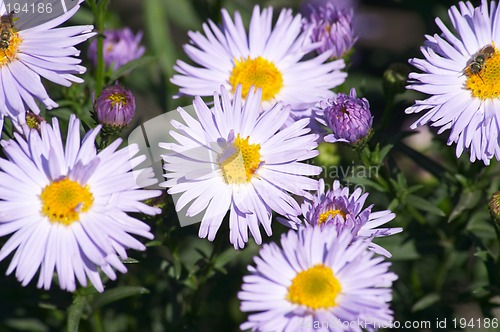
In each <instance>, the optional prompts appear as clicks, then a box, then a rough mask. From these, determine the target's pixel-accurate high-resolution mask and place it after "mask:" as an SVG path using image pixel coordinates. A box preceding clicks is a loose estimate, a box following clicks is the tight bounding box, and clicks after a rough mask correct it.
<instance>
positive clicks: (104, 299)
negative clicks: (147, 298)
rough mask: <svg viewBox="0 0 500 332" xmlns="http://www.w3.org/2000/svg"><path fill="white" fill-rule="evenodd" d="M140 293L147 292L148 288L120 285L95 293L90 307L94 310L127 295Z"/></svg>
mask: <svg viewBox="0 0 500 332" xmlns="http://www.w3.org/2000/svg"><path fill="white" fill-rule="evenodd" d="M142 294H149V290H147V289H146V288H144V287H138V286H122V287H118V288H113V289H110V290H107V291H106V292H104V293H102V294H99V295H96V296H95V298H94V302H93V303H92V309H94V310H95V309H97V308H99V307H102V306H104V305H106V304H110V303H113V302H116V301H119V300H121V299H124V298H127V297H131V296H136V295H142Z"/></svg>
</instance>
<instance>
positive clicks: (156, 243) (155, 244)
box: [146, 240, 163, 248]
mask: <svg viewBox="0 0 500 332" xmlns="http://www.w3.org/2000/svg"><path fill="white" fill-rule="evenodd" d="M162 244H163V243H162V242H161V241H159V240H154V241H149V242H148V243H146V247H148V248H150V247H159V246H161V245H162Z"/></svg>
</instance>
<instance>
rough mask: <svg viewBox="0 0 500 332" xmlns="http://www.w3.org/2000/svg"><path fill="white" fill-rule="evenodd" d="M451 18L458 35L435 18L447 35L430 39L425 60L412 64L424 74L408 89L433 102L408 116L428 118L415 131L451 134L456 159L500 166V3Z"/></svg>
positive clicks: (462, 6)
mask: <svg viewBox="0 0 500 332" xmlns="http://www.w3.org/2000/svg"><path fill="white" fill-rule="evenodd" d="M448 15H449V16H450V23H451V25H452V27H453V30H450V29H449V28H448V26H447V25H445V24H444V23H443V22H442V21H441V19H439V18H436V24H437V25H438V27H439V28H440V29H441V32H442V33H441V34H439V35H438V34H435V35H432V36H429V35H428V36H426V38H427V40H426V42H425V44H424V46H423V47H422V48H421V51H422V54H423V56H424V58H425V59H410V61H409V62H410V64H412V65H414V66H415V67H416V68H417V69H419V71H420V72H418V73H411V74H410V75H409V79H410V85H408V89H412V90H416V91H420V92H423V93H425V94H427V95H429V96H428V97H427V98H426V99H424V100H418V101H416V102H415V104H414V105H412V106H410V107H409V108H407V109H406V113H408V114H412V113H421V112H422V113H423V114H422V115H421V116H420V118H419V119H418V120H417V121H415V123H413V124H412V125H411V128H412V129H415V128H417V127H418V126H423V125H426V124H430V125H431V126H432V127H439V128H440V129H439V130H438V134H441V133H443V132H444V131H446V130H450V132H449V137H448V142H447V144H448V145H452V144H453V143H456V144H457V146H456V156H457V158H458V157H460V156H461V155H462V153H463V151H464V150H466V149H469V150H470V161H471V162H474V161H476V160H482V161H483V162H484V164H486V165H489V164H490V160H491V159H492V158H493V157H495V158H496V159H497V160H500V135H499V132H500V113H499V112H498V109H499V108H500V84H499V82H500V76H499V73H500V50H499V49H498V47H499V45H500V8H498V5H497V2H495V1H491V2H488V1H486V0H483V1H481V5H480V6H479V7H474V6H473V5H472V3H470V2H459V4H458V7H457V6H452V7H451V8H450V9H449V10H448Z"/></svg>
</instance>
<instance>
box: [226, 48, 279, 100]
mask: <svg viewBox="0 0 500 332" xmlns="http://www.w3.org/2000/svg"><path fill="white" fill-rule="evenodd" d="M229 83H231V85H232V86H233V92H234V91H236V87H237V86H238V84H241V87H242V92H241V93H242V96H243V98H246V96H247V94H248V91H250V87H252V85H253V86H255V88H256V89H257V88H261V89H262V101H268V100H271V99H272V98H274V96H276V95H277V94H278V93H279V92H280V90H281V88H282V87H283V74H281V72H280V71H279V70H278V68H276V66H275V65H274V63H272V62H271V61H268V60H266V59H264V58H263V57H261V56H259V57H257V58H255V59H250V57H248V58H247V59H246V60H243V58H241V59H240V60H239V61H238V60H236V59H235V66H234V68H233V71H232V72H231V76H230V77H229Z"/></svg>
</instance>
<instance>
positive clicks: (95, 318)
mask: <svg viewBox="0 0 500 332" xmlns="http://www.w3.org/2000/svg"><path fill="white" fill-rule="evenodd" d="M92 331H94V332H104V331H105V330H104V325H103V324H102V318H101V310H99V309H97V310H95V311H94V313H93V314H92Z"/></svg>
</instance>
